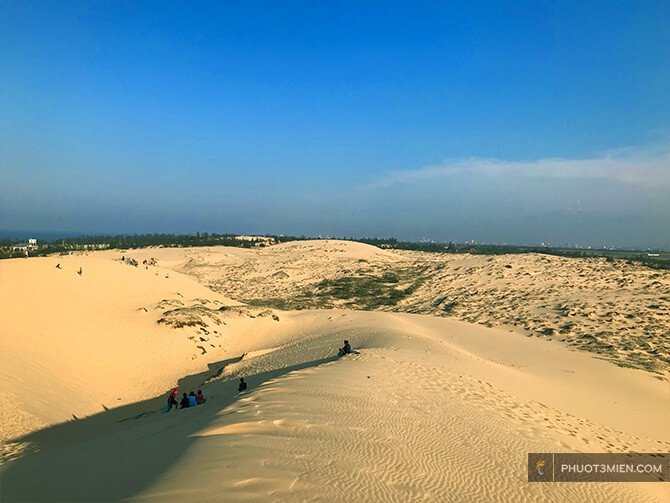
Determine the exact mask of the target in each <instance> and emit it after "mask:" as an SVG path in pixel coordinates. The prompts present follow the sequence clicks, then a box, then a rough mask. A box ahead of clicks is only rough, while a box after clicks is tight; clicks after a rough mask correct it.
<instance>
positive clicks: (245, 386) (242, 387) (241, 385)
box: [237, 377, 247, 391]
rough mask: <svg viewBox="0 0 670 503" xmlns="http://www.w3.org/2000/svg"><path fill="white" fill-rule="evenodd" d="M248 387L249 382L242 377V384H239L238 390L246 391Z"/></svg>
mask: <svg viewBox="0 0 670 503" xmlns="http://www.w3.org/2000/svg"><path fill="white" fill-rule="evenodd" d="M245 389H247V383H246V382H244V377H240V384H239V385H238V386H237V391H244V390H245Z"/></svg>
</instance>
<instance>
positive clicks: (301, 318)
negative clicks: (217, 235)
mask: <svg viewBox="0 0 670 503" xmlns="http://www.w3.org/2000/svg"><path fill="white" fill-rule="evenodd" d="M293 246H296V245H295V244H293ZM310 246H312V245H311V244H310ZM361 246H362V245H361ZM345 248H347V247H346V246H345ZM353 248H354V249H352V250H348V249H346V250H345V252H340V253H351V254H352V255H353V256H356V255H357V254H358V255H359V256H360V255H361V253H374V254H376V253H377V251H370V250H365V249H363V248H359V247H353ZM269 249H271V248H269ZM229 251H230V253H231V255H234V254H235V253H240V252H241V253H240V254H242V253H244V251H242V250H240V251H233V250H229ZM307 251H308V250H306V249H302V254H298V255H297V256H296V261H298V260H308V259H307V258H305V254H306V253H307ZM141 253H143V254H147V256H156V255H157V254H159V253H160V254H162V256H161V257H160V258H161V262H160V264H161V266H165V265H166V263H167V262H168V261H169V260H172V261H173V262H172V263H171V265H172V266H175V267H176V266H177V264H183V257H184V252H183V251H180V250H144V251H142V252H141ZM152 253H153V255H151V254H152ZM188 253H207V250H189V251H188ZM380 253H381V254H382V255H385V252H380ZM132 255H133V256H137V257H141V255H140V254H139V253H133V254H132ZM119 256H120V254H119V253H115V252H114V253H113V252H102V253H92V254H90V255H87V256H71V257H65V258H63V257H58V258H44V259H29V260H5V261H0V303H1V304H0V305H2V306H3V316H2V319H1V320H0V335H1V339H0V344H1V347H0V358H2V360H1V361H0V369H1V370H0V371H1V372H2V374H0V386H1V387H2V388H1V389H0V391H2V393H3V396H4V397H8V399H7V401H8V402H9V403H10V404H11V408H10V409H9V411H11V413H7V410H8V409H7V408H5V411H4V412H3V415H2V416H1V417H0V419H1V420H2V429H3V432H4V440H5V442H4V444H3V448H4V450H5V455H6V456H7V459H8V460H7V461H6V462H5V464H4V465H3V466H2V472H1V474H0V500H2V501H3V502H4V501H119V500H123V499H127V500H138V501H305V500H310V501H548V500H551V501H667V497H668V490H667V484H661V483H656V484H649V483H646V484H641V483H638V484H623V483H618V484H577V483H570V484H529V483H527V482H526V455H527V453H528V452H557V451H565V452H568V451H570V452H573V451H576V452H628V451H654V452H668V450H670V432H669V431H668V428H667V424H668V422H669V421H670V387H669V386H668V382H667V381H663V380H660V379H658V378H656V377H654V376H653V375H652V374H650V373H647V372H643V371H639V370H631V369H625V368H621V367H617V366H615V365H613V364H611V363H609V362H607V361H603V360H598V359H596V358H594V357H593V356H592V355H590V354H588V353H584V352H575V351H572V350H569V349H567V348H566V347H564V346H563V345H560V344H555V343H551V342H547V341H545V340H540V339H535V338H527V337H523V336H519V335H517V334H513V333H509V332H508V331H504V330H501V329H489V328H485V327H481V326H478V325H472V324H468V323H463V322H460V321H454V320H449V319H442V318H435V317H430V316H423V315H410V314H397V313H382V312H372V313H371V312H356V311H348V310H320V311H302V312H280V311H274V312H272V313H267V312H266V313H264V312H262V311H260V310H256V311H245V310H239V311H237V310H235V309H232V310H230V309H229V310H224V311H218V308H219V307H220V306H224V305H227V306H231V305H234V304H235V302H234V301H230V300H228V299H225V298H222V297H220V296H219V295H218V294H216V293H214V292H211V291H209V290H207V289H206V288H204V287H203V286H201V285H199V284H197V283H196V282H194V281H193V280H192V279H189V278H188V277H185V276H182V275H181V274H179V273H176V272H174V271H169V272H168V271H167V270H166V269H164V268H155V267H150V268H148V269H144V268H143V267H142V266H140V267H139V268H134V267H131V266H128V265H125V264H122V263H120V262H118V261H114V260H112V259H114V258H118V257H119ZM57 262H61V263H62V265H63V269H61V270H56V269H55V268H54V266H55V264H56V263H57ZM80 266H82V267H83V268H84V274H83V275H82V276H78V275H77V274H76V269H78V267H80ZM156 272H158V275H156V274H155V273H156ZM168 274H169V278H166V277H165V276H166V275H168ZM306 274H307V273H306ZM177 292H179V295H177ZM195 299H199V300H195ZM163 300H168V301H170V302H175V301H179V302H181V303H182V305H183V306H182V307H183V308H184V309H182V310H179V305H178V304H175V305H172V306H170V305H166V304H161V305H160V307H158V308H157V307H156V306H157V305H159V303H161V301H163ZM192 305H200V306H206V307H207V309H204V310H203V309H200V310H193V309H191V308H190V307H189V306H192ZM142 308H146V311H145V310H144V309H142ZM138 309H139V310H138ZM170 309H177V310H178V311H177V312H176V313H174V312H173V313H172V315H166V314H165V313H166V311H170ZM4 313H7V314H4ZM203 313H204V314H203ZM272 315H274V316H275V317H276V318H277V319H278V320H277V319H275V318H273V317H272ZM166 316H167V317H170V316H173V318H170V319H173V320H174V319H177V320H193V319H204V320H205V321H206V326H204V327H202V326H200V325H194V326H185V327H184V328H171V327H170V326H168V325H165V324H158V323H157V320H158V319H160V318H165V317H166ZM251 316H254V317H253V318H252V317H251ZM194 317H195V318H194ZM224 323H225V324H224ZM215 330H216V332H217V333H214V331H215ZM205 332H206V333H205ZM200 337H203V338H205V339H207V340H206V341H201V340H200ZM345 338H347V339H349V340H351V341H352V343H353V345H354V348H355V349H356V350H357V351H358V354H355V355H351V356H348V357H346V358H341V359H334V358H333V357H332V355H333V354H334V350H335V348H337V347H338V346H339V345H341V342H342V340H343V339H345ZM194 339H195V340H194ZM208 344H210V345H213V346H214V347H211V346H208ZM198 346H203V347H207V348H208V351H207V353H205V354H202V352H201V350H200V349H198ZM218 346H220V347H218ZM242 354H245V356H244V357H243V358H240V356H241V355H242ZM222 369H223V370H222ZM219 371H221V372H220V373H219ZM217 373H219V375H218V376H217ZM213 376H215V377H213ZM239 376H244V377H246V379H247V381H248V382H249V390H248V391H247V392H246V393H243V394H242V395H238V394H237V392H236V385H237V380H238V377H239ZM178 380H179V383H180V385H181V386H182V390H184V391H190V390H191V389H198V388H201V389H203V390H204V391H205V394H206V395H207V396H208V397H209V400H208V402H207V403H206V404H205V405H203V406H199V407H197V408H195V409H188V410H181V411H177V412H171V413H169V414H161V413H157V414H156V413H153V412H154V411H156V410H158V409H159V408H160V407H161V406H162V405H163V403H164V400H165V395H164V394H163V393H164V392H166V391H167V390H168V389H169V388H170V387H171V386H173V385H174V384H175V383H176V382H177V381H178ZM117 398H121V399H122V400H117ZM103 404H104V405H105V406H106V407H108V408H110V409H111V410H109V411H106V412H103V413H97V412H100V411H102V410H103V409H102V405H103ZM72 414H75V415H77V417H78V418H79V420H77V421H75V420H73V419H72ZM130 418H133V419H130ZM68 419H72V420H70V421H69V422H65V423H62V421H65V420H68ZM124 419H130V420H124ZM57 423H58V424H57ZM47 425H49V426H50V427H48V428H46V429H41V430H40V429H39V428H41V427H42V426H47ZM19 434H25V435H24V436H23V437H22V438H18V439H16V438H14V437H16V436H17V435H19ZM10 438H11V439H12V440H13V441H12V442H11V443H9V442H7V439H10Z"/></svg>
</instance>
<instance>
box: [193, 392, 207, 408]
mask: <svg viewBox="0 0 670 503" xmlns="http://www.w3.org/2000/svg"><path fill="white" fill-rule="evenodd" d="M195 401H196V402H198V405H202V404H203V403H205V402H206V401H207V399H206V398H205V395H203V394H202V390H201V389H199V390H198V394H197V395H195Z"/></svg>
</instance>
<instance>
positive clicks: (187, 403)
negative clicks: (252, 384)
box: [165, 340, 351, 412]
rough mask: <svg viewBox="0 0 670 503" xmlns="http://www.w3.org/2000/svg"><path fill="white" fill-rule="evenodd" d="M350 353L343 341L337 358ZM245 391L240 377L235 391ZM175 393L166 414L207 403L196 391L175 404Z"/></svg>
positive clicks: (347, 344)
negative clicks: (173, 409)
mask: <svg viewBox="0 0 670 503" xmlns="http://www.w3.org/2000/svg"><path fill="white" fill-rule="evenodd" d="M350 353H351V344H349V341H347V340H345V341H344V346H342V347H341V348H340V349H339V350H338V355H339V356H344V355H348V354H350ZM246 389H247V383H246V381H245V380H244V377H240V383H239V384H238V385H237V391H239V392H242V391H245V390H246ZM177 393H179V387H176V388H174V389H173V390H172V391H171V392H170V395H169V396H168V400H167V405H166V407H165V409H166V412H169V411H171V410H172V407H173V406H174V408H175V409H188V408H189V407H195V406H196V405H202V404H203V403H205V402H206V401H207V399H206V398H205V395H203V394H202V390H198V392H197V393H194V392H193V391H191V392H190V393H189V394H188V395H187V394H186V393H184V394H183V395H182V399H181V402H177Z"/></svg>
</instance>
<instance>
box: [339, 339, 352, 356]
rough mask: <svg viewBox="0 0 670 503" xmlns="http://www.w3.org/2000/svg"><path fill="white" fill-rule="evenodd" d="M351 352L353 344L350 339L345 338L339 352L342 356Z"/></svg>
mask: <svg viewBox="0 0 670 503" xmlns="http://www.w3.org/2000/svg"><path fill="white" fill-rule="evenodd" d="M349 353H351V344H349V341H347V340H345V341H344V346H342V347H341V348H340V350H339V351H338V352H337V354H339V355H340V356H344V355H348V354H349Z"/></svg>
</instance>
